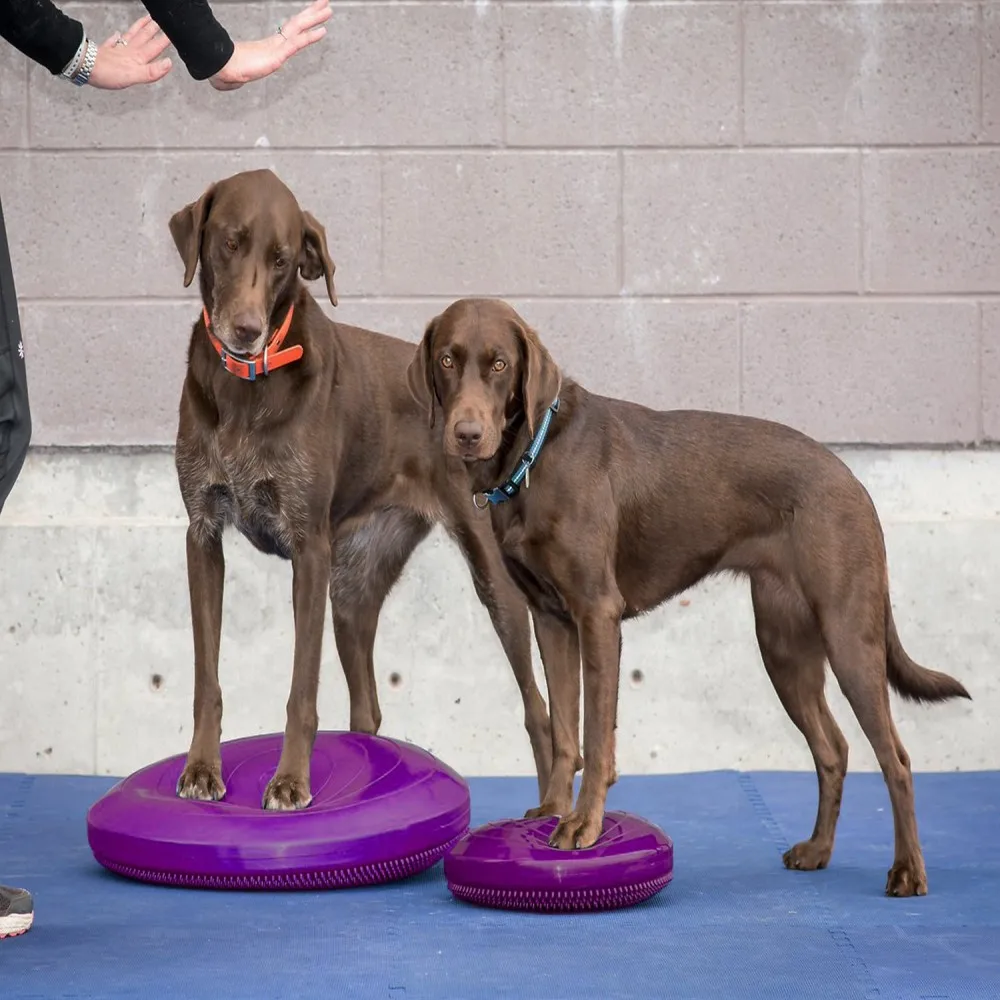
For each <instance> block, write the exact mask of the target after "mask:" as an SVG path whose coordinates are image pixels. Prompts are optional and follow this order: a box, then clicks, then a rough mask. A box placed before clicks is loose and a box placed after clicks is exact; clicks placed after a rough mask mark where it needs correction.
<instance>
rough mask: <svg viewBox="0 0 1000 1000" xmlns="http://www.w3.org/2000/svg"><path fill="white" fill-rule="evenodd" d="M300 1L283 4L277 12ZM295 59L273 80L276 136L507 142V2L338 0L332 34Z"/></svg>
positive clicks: (296, 140)
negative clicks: (503, 21) (355, 0)
mask: <svg viewBox="0 0 1000 1000" xmlns="http://www.w3.org/2000/svg"><path fill="white" fill-rule="evenodd" d="M299 9H300V5H299V4H298V3H296V4H292V5H288V4H278V5H275V7H274V8H273V9H272V21H273V22H274V23H278V22H279V21H280V20H281V19H282V18H284V17H287V16H289V15H290V14H293V13H295V12H297V11H298V10H299ZM272 30H273V24H272ZM291 64H294V65H295V67H296V71H295V73H294V74H289V75H288V76H285V75H284V74H285V72H286V70H285V69H282V71H281V73H282V76H281V77H280V78H278V77H275V78H274V80H273V82H272V81H269V82H268V87H267V135H268V137H269V139H270V141H271V143H272V145H276V146H310V147H316V146H319V147H322V146H337V147H344V146H461V145H466V144H468V145H494V144H498V143H499V142H500V139H501V118H500V108H501V101H502V97H501V95H502V81H501V75H500V74H501V57H500V5H499V4H495V3H487V4H481V3H477V4H438V3H426V4H423V3H421V4H416V5H414V4H397V3H373V4H372V3H369V4H335V5H334V15H333V17H332V18H331V19H330V21H328V22H327V35H326V37H325V38H324V39H323V40H322V41H321V42H319V43H317V44H316V45H314V46H312V47H311V48H309V49H308V50H306V51H305V52H303V53H301V54H300V55H298V56H296V57H295V59H294V60H292V63H291ZM291 64H290V65H291ZM279 79H280V82H279Z"/></svg>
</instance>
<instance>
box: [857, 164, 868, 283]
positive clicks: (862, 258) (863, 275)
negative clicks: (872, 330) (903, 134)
mask: <svg viewBox="0 0 1000 1000" xmlns="http://www.w3.org/2000/svg"><path fill="white" fill-rule="evenodd" d="M867 157H868V151H867V149H866V148H865V147H862V148H861V149H860V150H858V295H866V294H867V292H868V284H869V282H868V270H867V269H868V255H867V253H866V250H867V234H866V232H865V226H866V225H867V222H866V220H865V162H866V160H867Z"/></svg>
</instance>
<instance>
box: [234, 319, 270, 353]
mask: <svg viewBox="0 0 1000 1000" xmlns="http://www.w3.org/2000/svg"><path fill="white" fill-rule="evenodd" d="M263 332H264V327H263V324H262V323H261V321H260V317H259V316H257V315H255V314H254V313H249V312H242V313H237V314H236V316H234V317H233V337H234V338H235V340H236V341H237V343H239V344H240V345H241V346H244V347H249V346H250V344H253V343H254V342H255V341H257V340H259V339H260V336H261V334H262V333H263Z"/></svg>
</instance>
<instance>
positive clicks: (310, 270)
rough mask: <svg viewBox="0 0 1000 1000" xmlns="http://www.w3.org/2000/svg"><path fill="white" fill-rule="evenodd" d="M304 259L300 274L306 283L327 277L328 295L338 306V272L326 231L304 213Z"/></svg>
mask: <svg viewBox="0 0 1000 1000" xmlns="http://www.w3.org/2000/svg"><path fill="white" fill-rule="evenodd" d="M302 229H303V235H302V258H301V260H300V261H299V274H301V275H302V277H303V278H305V279H306V281H315V280H316V279H317V278H318V277H319V276H320V275H325V276H326V294H327V295H329V296H330V301H331V302H332V303H333V304H334V305H336V304H337V290H336V289H335V288H334V287H333V272H334V271H336V270H337V265H336V264H334V262H333V258H332V257H331V256H330V251H329V250H328V249H327V246H326V230H325V229H324V228H323V227H322V226H321V225H320V224H319V223H318V222H317V221H316V219H315V218H314V217H313V216H312V215H310V213H309V212H303V213H302Z"/></svg>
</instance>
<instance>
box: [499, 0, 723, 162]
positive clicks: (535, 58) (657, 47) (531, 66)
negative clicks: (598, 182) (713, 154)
mask: <svg viewBox="0 0 1000 1000" xmlns="http://www.w3.org/2000/svg"><path fill="white" fill-rule="evenodd" d="M503 18H504V22H503V31H504V81H505V87H506V112H507V141H508V142H509V143H511V144H512V145H526V146H614V145H640V146H641V145H646V146H682V145H685V144H691V145H715V144H719V145H726V144H730V145H731V144H735V143H736V142H737V140H738V134H737V130H738V109H739V86H740V81H739V46H740V41H739V7H738V5H737V4H735V3H733V4H710V3H705V4H695V5H684V4H677V5H663V4H649V5H646V4H547V3H532V4H523V5H522V4H510V5H508V6H506V7H505V8H504V14H503Z"/></svg>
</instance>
